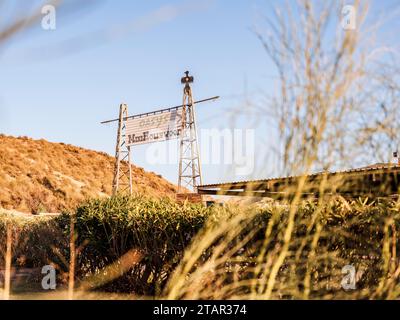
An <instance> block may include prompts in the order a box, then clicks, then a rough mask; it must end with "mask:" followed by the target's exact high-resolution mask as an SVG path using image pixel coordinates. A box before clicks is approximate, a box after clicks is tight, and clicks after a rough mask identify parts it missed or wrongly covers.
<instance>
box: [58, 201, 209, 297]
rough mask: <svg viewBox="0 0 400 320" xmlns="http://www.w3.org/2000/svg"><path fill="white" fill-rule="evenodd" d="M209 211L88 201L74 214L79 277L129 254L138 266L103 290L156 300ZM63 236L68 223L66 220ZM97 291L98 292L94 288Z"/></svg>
mask: <svg viewBox="0 0 400 320" xmlns="http://www.w3.org/2000/svg"><path fill="white" fill-rule="evenodd" d="M209 213H210V209H207V208H205V207H204V206H202V205H199V204H190V203H186V204H184V205H180V204H177V203H176V202H174V201H172V200H170V199H168V198H166V199H163V200H158V199H152V198H146V197H141V196H138V197H132V198H130V197H112V198H109V199H103V200H90V201H88V202H86V203H84V204H83V205H82V206H80V207H79V208H78V209H77V211H76V226H75V231H76V234H77V246H78V247H79V246H82V251H81V252H80V254H79V256H78V266H79V271H78V273H79V275H80V276H81V277H83V276H84V275H86V274H93V273H96V272H100V270H101V269H103V268H104V267H106V266H107V265H109V264H111V263H112V262H114V261H116V260H117V259H118V258H119V257H121V256H122V255H124V254H125V253H127V252H128V251H129V250H132V249H136V250H137V251H138V252H139V253H140V255H141V257H142V258H141V260H140V262H139V263H138V264H137V265H135V266H134V267H133V268H132V269H131V270H129V271H128V272H126V273H125V274H124V276H122V277H120V278H119V279H116V280H115V281H112V282H111V283H109V284H107V285H106V286H105V287H103V288H101V289H103V290H107V291H114V292H115V291H117V292H121V291H123V292H135V293H137V294H146V295H149V294H155V293H156V291H157V289H160V288H162V287H163V286H164V284H165V281H166V280H167V277H168V275H169V274H170V273H171V272H172V270H173V269H174V268H175V267H176V265H177V264H178V263H179V261H180V259H181V257H182V254H183V251H184V249H185V248H186V246H187V245H188V243H189V242H190V241H191V239H192V237H193V236H194V235H195V234H196V233H197V231H198V230H199V229H200V228H201V227H202V226H203V224H204V221H205V220H206V219H207V216H208V214H209ZM60 220H64V223H62V225H64V226H65V233H66V234H68V232H69V231H68V230H69V224H68V220H69V217H68V216H67V215H64V216H63V217H61V219H60ZM97 289H99V288H97Z"/></svg>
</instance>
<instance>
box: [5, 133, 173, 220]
mask: <svg viewBox="0 0 400 320" xmlns="http://www.w3.org/2000/svg"><path fill="white" fill-rule="evenodd" d="M113 168H114V158H113V157H111V156H109V155H107V154H106V153H103V152H96V151H91V150H86V149H83V148H79V147H75V146H72V145H67V144H64V143H51V142H48V141H46V140H33V139H30V138H27V137H19V138H14V137H10V136H5V135H0V207H3V208H5V209H14V210H18V211H22V212H31V213H38V212H60V211H62V210H64V209H71V208H73V207H74V206H76V205H77V204H78V203H79V202H81V201H82V200H84V199H85V198H88V197H103V196H108V195H110V194H111V184H112V178H113ZM132 168H133V177H134V191H139V192H143V193H146V194H148V195H153V196H157V197H160V196H173V195H174V193H175V192H176V187H175V186H174V185H173V184H171V183H169V182H168V181H166V180H165V179H163V178H162V177H161V176H159V175H156V174H154V173H149V172H146V171H144V170H143V169H142V168H139V167H136V166H132Z"/></svg>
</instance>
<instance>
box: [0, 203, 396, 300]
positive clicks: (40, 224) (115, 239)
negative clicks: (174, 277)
mask: <svg viewBox="0 0 400 320" xmlns="http://www.w3.org/2000/svg"><path fill="white" fill-rule="evenodd" d="M278 207H280V209H279V210H278V211H279V214H278V215H277V216H276V211H277V209H276V206H275V205H271V206H266V207H265V208H263V209H248V213H247V212H246V210H244V209H243V208H236V209H233V208H225V209H224V208H205V207H204V206H202V205H195V204H189V203H186V204H184V205H181V204H177V203H175V202H174V201H172V200H170V199H162V200H155V199H150V198H146V197H142V196H137V197H132V198H130V197H113V198H108V199H102V200H89V201H87V202H85V203H84V204H82V205H81V206H80V207H79V208H78V209H77V211H76V213H75V214H74V215H73V216H72V217H73V218H74V219H75V231H76V246H77V248H78V255H77V266H76V275H77V277H78V279H80V280H83V279H85V278H86V276H88V275H93V274H95V275H100V276H101V275H104V268H105V267H106V266H108V265H110V264H112V263H114V262H116V261H118V260H119V258H120V257H121V256H123V255H124V254H125V253H127V252H129V251H131V250H132V249H133V250H136V251H137V252H139V253H140V256H141V259H140V261H139V262H138V263H136V264H134V265H133V266H132V268H131V269H129V270H128V271H127V272H125V273H124V274H123V275H122V276H119V277H117V278H114V279H113V280H112V281H110V282H108V283H106V284H103V285H102V286H101V287H96V288H93V289H95V290H102V291H108V292H130V293H135V294H138V295H146V296H150V295H159V294H161V292H162V290H163V289H164V287H165V285H166V283H167V280H168V278H169V277H170V275H171V273H172V272H173V271H174V270H175V269H176V267H177V265H178V264H179V263H180V261H181V260H182V257H183V255H184V252H185V250H186V249H187V248H188V245H189V244H190V243H191V242H192V241H193V239H194V236H195V235H196V234H198V232H199V230H200V229H202V228H203V227H204V225H205V223H206V221H209V223H208V224H207V225H208V228H210V226H213V225H214V226H215V228H224V223H225V222H224V221H228V220H229V219H230V218H229V217H232V216H236V215H242V216H243V218H242V221H243V223H241V224H240V225H239V224H238V225H237V226H235V227H237V228H238V229H239V230H240V232H238V234H237V236H236V237H235V238H233V239H230V240H229V241H230V242H227V243H226V247H225V249H224V250H222V251H221V255H223V254H224V253H225V252H228V251H229V250H230V249H231V248H233V247H234V246H235V245H237V244H238V243H239V242H240V241H241V240H243V239H245V238H246V237H247V240H246V242H244V245H243V247H242V248H240V250H238V251H237V252H236V253H235V254H233V255H232V256H231V257H230V258H229V259H230V261H226V264H224V268H226V270H227V271H226V272H225V271H224V276H225V279H224V281H222V282H220V283H222V284H226V283H227V282H229V281H231V280H230V279H234V278H237V276H239V278H240V277H243V278H246V277H247V278H251V277H259V276H262V275H261V274H252V272H253V271H252V270H254V268H253V267H255V266H256V265H257V262H256V261H257V259H256V257H257V256H258V255H259V254H260V252H261V251H262V243H263V242H264V240H265V230H266V229H267V228H268V225H269V223H270V221H271V217H273V216H274V217H275V218H273V219H272V221H273V223H272V228H271V230H270V234H269V238H270V240H269V241H268V244H267V246H266V248H265V252H266V253H265V257H266V258H265V259H266V260H268V259H269V261H274V259H275V258H276V256H274V254H275V253H274V252H276V254H278V253H279V251H276V250H279V249H280V248H282V245H283V241H284V240H283V239H284V233H285V230H286V227H287V222H288V215H289V207H288V206H279V205H278ZM250 213H251V214H250ZM247 214H249V217H250V218H248V219H247V218H246V216H247ZM210 218H211V219H210ZM274 219H275V220H274ZM70 221H71V215H70V214H68V213H64V214H62V215H61V216H59V217H57V218H51V219H50V218H35V219H22V220H21V219H20V218H12V217H10V216H7V215H2V218H1V219H0V241H1V243H3V244H5V225H6V223H8V224H11V225H12V227H13V230H14V234H15V239H16V241H15V242H14V245H13V265H14V266H21V267H30V268H35V267H42V266H43V265H45V264H49V263H53V264H54V265H55V266H56V267H57V268H58V270H59V273H58V274H59V276H60V280H64V281H65V280H66V274H67V272H68V267H69V266H68V263H69V254H70V253H69V235H70ZM210 221H211V222H210ZM218 225H220V226H218ZM317 226H318V227H317ZM318 228H319V231H318V232H319V234H318V236H316V234H317V230H318ZM399 228H400V208H399V205H398V204H397V203H395V202H387V201H380V202H376V203H373V204H366V203H362V202H360V201H354V202H352V203H344V202H337V201H332V202H327V203H326V204H324V205H323V206H322V207H317V205H316V204H315V203H312V202H304V203H302V204H301V205H300V206H299V207H298V208H297V212H296V215H295V219H294V230H293V233H292V238H291V242H290V246H289V253H288V255H287V257H286V258H285V261H284V263H283V265H282V267H281V268H280V270H279V274H278V277H277V279H278V280H279V283H282V284H284V285H282V288H283V289H282V290H284V289H285V288H287V284H288V283H292V284H291V286H293V287H296V290H297V289H298V290H300V291H301V290H303V289H302V285H303V284H302V281H303V279H304V278H305V277H306V276H307V274H308V273H310V274H311V276H310V277H311V280H310V281H311V282H312V283H313V289H312V291H311V297H312V295H313V294H314V296H315V297H322V296H324V295H325V294H326V293H327V292H331V291H332V290H333V289H332V287H331V288H330V289H329V290H330V291H329V290H328V289H326V288H325V287H324V285H322V283H323V281H325V280H326V281H331V280H329V279H332V278H334V277H339V279H340V277H342V275H341V268H342V267H343V266H344V265H345V264H353V265H355V266H356V267H357V268H362V270H363V272H362V275H361V279H360V280H359V282H358V285H359V286H361V287H365V288H374V287H376V286H377V285H378V283H379V281H381V279H382V277H383V276H385V275H387V274H388V273H393V272H394V269H395V268H396V267H397V266H399V263H398V262H399V261H398V258H396V256H393V255H396V253H395V252H396V251H397V252H398V250H399V249H400V247H399V241H398V236H397V233H396V232H398V231H396V230H400V229H399ZM224 232H226V233H228V232H229V230H228V229H227V230H225V231H224ZM224 232H222V233H221V234H220V235H219V236H218V237H217V238H215V239H214V240H213V241H211V242H210V244H209V245H208V247H207V248H206V249H205V250H204V252H203V254H202V259H201V260H202V261H200V260H199V261H198V262H196V263H197V264H198V265H200V264H201V263H203V262H204V261H205V260H207V259H208V258H209V257H210V256H211V254H212V252H213V248H215V247H216V246H217V245H220V244H221V243H223V242H224V241H226V239H225V238H224V235H225V233H224ZM250 234H251V236H250V237H249V235H250ZM315 239H317V243H316V245H314V248H313V241H315ZM197 241H201V237H198V238H195V242H194V243H193V246H196V245H197V243H198V242H197ZM4 251H5V246H4V245H3V246H2V249H0V253H1V256H0V259H3V258H4ZM235 257H242V258H243V257H245V260H246V263H242V262H241V263H240V272H239V275H238V274H233V273H232V276H230V272H231V271H229V270H235V268H233V267H232V266H233V265H234V264H235V262H232V261H234V260H235ZM242 260H243V259H242ZM3 261H4V259H3ZM232 281H233V280H232ZM235 281H236V280H235ZM335 281H336V285H338V284H339V288H335V290H337V289H340V281H339V282H338V281H337V279H336V280H335ZM77 283H78V284H79V281H78V282H77ZM326 283H327V282H326ZM216 290H217V289H216ZM241 290H242V291H241V292H246V290H247V291H248V290H250V289H244V290H243V289H241ZM291 290H292V289H291Z"/></svg>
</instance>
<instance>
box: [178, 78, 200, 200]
mask: <svg viewBox="0 0 400 320" xmlns="http://www.w3.org/2000/svg"><path fill="white" fill-rule="evenodd" d="M193 80H194V79H193V77H192V76H189V71H186V72H185V76H184V77H183V78H182V79H181V83H182V84H184V85H185V86H184V88H183V103H182V105H183V111H182V129H181V130H182V131H181V138H180V158H179V180H178V192H179V193H182V191H183V188H187V189H192V190H193V191H194V192H196V191H197V186H199V185H201V184H202V176H201V162H200V153H199V146H198V142H197V131H196V115H195V110H194V100H193V95H192V88H191V87H190V83H193Z"/></svg>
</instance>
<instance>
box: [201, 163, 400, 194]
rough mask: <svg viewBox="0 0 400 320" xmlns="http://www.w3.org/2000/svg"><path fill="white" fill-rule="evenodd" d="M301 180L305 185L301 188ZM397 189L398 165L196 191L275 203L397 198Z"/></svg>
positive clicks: (206, 187)
mask: <svg viewBox="0 0 400 320" xmlns="http://www.w3.org/2000/svg"><path fill="white" fill-rule="evenodd" d="M302 180H304V185H302V187H300V184H301V183H302ZM399 189H400V165H391V164H382V165H373V166H369V167H364V168H359V169H352V170H347V171H339V172H319V173H315V174H311V175H307V176H291V177H284V178H271V179H264V180H252V181H240V182H229V183H217V184H208V185H202V186H199V187H198V193H199V194H203V195H224V196H254V197H269V198H273V199H277V200H281V199H287V198H291V197H293V196H294V195H295V194H296V193H297V192H300V193H301V196H302V197H303V198H318V197H319V196H320V195H321V194H323V195H341V196H343V197H346V198H348V197H350V198H355V197H369V198H378V197H397V196H398V195H399Z"/></svg>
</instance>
